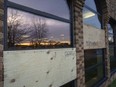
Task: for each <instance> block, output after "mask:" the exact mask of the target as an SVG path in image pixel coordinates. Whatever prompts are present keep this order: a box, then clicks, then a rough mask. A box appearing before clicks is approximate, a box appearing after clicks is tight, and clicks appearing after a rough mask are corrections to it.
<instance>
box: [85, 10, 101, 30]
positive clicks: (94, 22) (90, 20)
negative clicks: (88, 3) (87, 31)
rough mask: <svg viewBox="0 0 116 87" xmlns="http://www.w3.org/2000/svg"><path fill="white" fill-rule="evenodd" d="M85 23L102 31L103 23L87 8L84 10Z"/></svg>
mask: <svg viewBox="0 0 116 87" xmlns="http://www.w3.org/2000/svg"><path fill="white" fill-rule="evenodd" d="M83 22H84V23H85V24H88V25H91V26H94V27H96V28H99V29H101V23H100V20H99V19H98V15H97V14H95V13H94V12H92V11H90V10H89V9H87V8H83Z"/></svg>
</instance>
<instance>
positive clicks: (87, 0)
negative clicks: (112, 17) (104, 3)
mask: <svg viewBox="0 0 116 87" xmlns="http://www.w3.org/2000/svg"><path fill="white" fill-rule="evenodd" d="M85 4H86V5H87V6H88V7H90V8H91V9H93V10H95V11H96V12H97V9H96V4H95V1H94V0H85Z"/></svg>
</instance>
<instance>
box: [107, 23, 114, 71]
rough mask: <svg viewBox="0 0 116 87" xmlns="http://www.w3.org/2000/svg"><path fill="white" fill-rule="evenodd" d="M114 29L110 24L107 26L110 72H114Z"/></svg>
mask: <svg viewBox="0 0 116 87" xmlns="http://www.w3.org/2000/svg"><path fill="white" fill-rule="evenodd" d="M114 32H115V31H114V29H113V26H112V25H111V24H108V40H109V55H110V70H111V72H112V71H114V70H116V51H115V48H116V47H115V39H114V37H116V35H115V34H114Z"/></svg>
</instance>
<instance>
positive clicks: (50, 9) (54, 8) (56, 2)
mask: <svg viewBox="0 0 116 87" xmlns="http://www.w3.org/2000/svg"><path fill="white" fill-rule="evenodd" d="M9 1H11V2H14V3H18V4H21V5H24V6H27V7H30V8H34V9H37V10H41V11H44V12H47V13H50V14H54V15H57V16H60V17H63V18H66V19H69V18H70V16H69V7H68V5H67V2H66V1H67V0H9Z"/></svg>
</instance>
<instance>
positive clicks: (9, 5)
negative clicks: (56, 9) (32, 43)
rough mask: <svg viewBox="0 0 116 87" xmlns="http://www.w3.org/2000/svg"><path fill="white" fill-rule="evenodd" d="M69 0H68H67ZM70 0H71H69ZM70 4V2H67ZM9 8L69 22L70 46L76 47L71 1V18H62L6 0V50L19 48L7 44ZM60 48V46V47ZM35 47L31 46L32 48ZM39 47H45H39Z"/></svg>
mask: <svg viewBox="0 0 116 87" xmlns="http://www.w3.org/2000/svg"><path fill="white" fill-rule="evenodd" d="M67 1H68V0H67ZM69 1H70V0H69ZM67 4H68V3H67ZM7 8H13V9H17V10H20V11H24V12H28V13H31V14H35V15H37V16H41V17H45V18H49V19H53V20H57V21H60V22H64V23H69V25H70V43H71V44H70V46H69V47H68V48H70V47H72V48H73V47H74V38H73V37H74V36H73V35H74V34H73V33H74V32H73V31H74V29H73V17H72V16H73V9H72V3H70V9H69V8H68V9H69V12H70V13H69V15H70V18H69V19H66V18H62V17H59V16H56V15H53V14H50V13H47V12H43V11H40V10H37V9H33V8H30V7H27V6H23V5H20V4H17V3H14V2H11V1H8V0H4V14H5V15H4V30H3V32H4V41H3V43H4V45H5V46H4V50H17V49H12V48H11V49H9V48H8V45H7ZM57 48H58V47H56V48H55V49H57ZM59 48H60V47H59ZM62 48H65V47H62ZM32 49H33V48H31V50H32ZM37 49H44V48H37ZM47 49H54V48H47ZM20 50H24V49H20ZM27 50H30V49H27Z"/></svg>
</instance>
